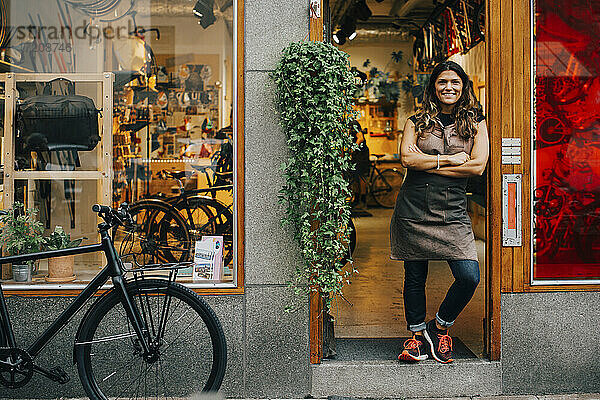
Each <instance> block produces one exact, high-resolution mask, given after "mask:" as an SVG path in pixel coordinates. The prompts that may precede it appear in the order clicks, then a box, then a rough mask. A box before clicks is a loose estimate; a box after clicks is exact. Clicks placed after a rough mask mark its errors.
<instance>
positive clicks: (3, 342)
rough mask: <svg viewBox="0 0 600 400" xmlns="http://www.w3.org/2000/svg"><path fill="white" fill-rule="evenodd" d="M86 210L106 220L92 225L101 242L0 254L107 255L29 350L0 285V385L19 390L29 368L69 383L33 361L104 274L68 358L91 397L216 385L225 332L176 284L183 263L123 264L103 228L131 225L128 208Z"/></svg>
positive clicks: (58, 371) (178, 392)
mask: <svg viewBox="0 0 600 400" xmlns="http://www.w3.org/2000/svg"><path fill="white" fill-rule="evenodd" d="M92 210H93V211H94V212H97V213H98V214H99V216H100V217H101V218H102V219H103V220H104V222H102V223H100V224H99V225H98V231H99V232H100V237H101V243H98V244H93V245H86V246H81V247H76V248H70V249H64V250H56V251H48V252H45V253H33V254H26V255H18V256H10V257H2V258H0V263H2V264H6V263H18V262H25V261H29V260H37V259H43V258H52V257H60V256H67V255H75V254H86V253H92V252H100V251H101V252H103V253H104V255H105V256H106V259H107V261H108V263H107V265H106V267H104V269H102V271H101V272H100V273H99V274H98V275H97V276H96V277H95V278H94V279H93V280H92V281H91V282H90V283H89V284H88V285H87V286H86V287H85V289H84V290H83V291H82V292H81V294H79V296H77V297H76V298H75V299H74V300H73V302H72V303H71V305H70V306H69V307H68V308H67V309H66V310H65V311H64V312H63V313H61V314H60V315H59V316H58V318H57V319H56V320H55V321H54V322H53V323H52V324H51V325H50V326H49V327H48V328H47V329H46V330H45V331H44V332H43V333H42V334H41V335H40V336H39V337H38V338H37V339H36V340H35V342H34V343H33V344H31V345H29V347H27V348H24V347H19V346H18V345H17V343H16V340H15V335H14V333H13V327H12V325H11V322H10V318H9V315H8V309H7V306H6V302H5V299H4V294H3V291H2V288H1V287H0V384H1V385H3V386H5V387H8V388H18V387H21V386H24V385H25V384H27V382H29V380H30V379H31V377H32V375H33V373H39V374H41V375H44V376H46V377H47V378H49V379H51V380H53V381H56V382H59V383H66V382H68V380H69V377H68V376H67V374H66V373H65V372H64V370H63V369H62V368H60V367H54V368H50V369H47V368H45V367H42V366H40V365H37V364H36V363H35V359H36V356H38V355H39V353H40V352H41V350H42V349H43V348H44V346H46V345H47V343H48V342H49V341H50V339H51V338H52V337H54V335H55V334H56V333H57V332H59V331H60V330H61V329H63V328H64V327H65V325H66V324H67V323H68V321H69V320H70V319H71V317H73V315H74V314H75V313H76V312H77V311H78V310H79V309H81V307H82V306H83V305H84V304H85V303H86V301H87V300H89V299H90V298H91V297H92V296H93V295H94V293H96V292H97V291H98V290H99V289H101V288H102V286H103V285H104V284H105V283H106V282H107V281H108V279H109V278H110V279H111V280H112V283H113V288H112V289H110V290H108V291H106V292H105V293H104V294H103V295H102V296H100V297H99V298H98V299H97V300H96V301H95V302H94V303H93V304H92V305H91V307H90V308H89V309H88V311H87V312H86V314H85V316H84V317H83V320H82V321H81V323H80V325H79V329H78V330H77V333H76V334H75V347H74V361H75V362H76V363H77V371H78V373H79V378H80V380H81V383H82V385H83V388H84V390H85V392H86V393H87V395H88V396H89V397H90V399H94V400H95V399H107V398H109V397H110V398H122V397H127V398H134V397H135V398H158V397H159V396H184V395H188V394H189V393H188V392H187V391H186V389H185V388H186V387H189V386H190V385H192V386H195V387H194V388H192V390H194V391H196V390H202V391H216V390H218V389H219V387H220V386H221V383H222V381H223V376H224V374H225V367H226V363H227V346H226V342H225V336H224V334H223V329H222V327H221V324H220V322H219V320H218V318H217V316H216V315H215V313H214V312H213V310H212V309H211V308H210V307H209V306H208V304H207V303H206V302H205V301H204V300H203V299H202V298H201V297H200V296H198V295H197V294H196V293H194V292H193V291H191V290H190V289H188V288H186V287H185V286H183V285H180V284H178V283H176V282H175V278H176V277H177V271H178V269H179V268H181V267H184V266H187V265H186V264H159V265H139V264H136V263H131V264H129V263H124V262H123V261H122V260H121V259H120V258H119V257H118V256H117V251H116V249H115V246H114V244H113V241H112V239H111V237H110V235H109V231H110V230H111V229H112V228H114V227H116V226H119V225H127V224H130V223H131V219H130V215H129V213H128V211H127V209H126V207H123V206H121V207H120V208H119V209H118V210H114V209H112V208H110V207H107V206H100V205H94V206H93V207H92ZM157 275H159V276H157ZM183 392H185V393H183Z"/></svg>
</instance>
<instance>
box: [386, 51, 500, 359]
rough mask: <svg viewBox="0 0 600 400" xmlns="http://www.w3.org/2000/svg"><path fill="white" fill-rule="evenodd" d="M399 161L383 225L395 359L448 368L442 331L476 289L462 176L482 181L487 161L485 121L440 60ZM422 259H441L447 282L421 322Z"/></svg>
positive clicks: (454, 71)
mask: <svg viewBox="0 0 600 400" xmlns="http://www.w3.org/2000/svg"><path fill="white" fill-rule="evenodd" d="M400 154H401V160H402V165H403V166H404V167H406V169H407V175H406V179H405V181H404V183H403V185H402V189H401V190H400V194H399V195H398V199H397V200H396V208H395V209H394V214H393V216H392V220H391V227H390V232H391V249H392V254H391V257H392V259H396V260H403V261H404V270H405V275H404V310H405V316H406V322H407V325H408V329H409V330H410V331H411V332H412V335H413V336H412V338H411V339H408V340H407V341H405V342H404V349H403V351H402V353H401V354H400V355H399V356H398V358H399V359H400V360H403V361H420V360H425V359H426V358H427V357H428V354H427V353H429V354H431V355H432V356H433V358H434V359H435V360H436V361H439V362H441V363H449V362H452V361H453V358H452V339H451V337H450V335H448V328H450V327H451V326H452V324H454V321H455V319H456V318H457V317H458V315H459V314H460V312H461V311H462V310H463V309H464V308H465V306H466V305H467V303H468V302H469V301H470V300H471V297H472V296H473V293H475V289H476V287H477V285H478V283H479V263H478V260H477V251H476V248H475V237H474V236H473V229H472V227H471V220H470V219H469V216H468V214H467V200H466V190H465V189H466V185H467V179H468V177H470V176H475V175H481V174H483V171H484V170H485V166H486V164H487V160H488V155H489V142H488V135H487V127H486V124H485V119H484V116H483V114H482V112H481V107H480V106H479V103H478V102H477V99H476V98H475V95H474V93H473V86H472V83H471V81H470V80H469V77H468V76H467V74H466V73H465V71H464V70H463V69H462V68H461V66H460V65H458V64H456V63H455V62H452V61H445V62H442V63H440V64H438V65H437V66H436V67H435V68H434V70H433V72H432V73H431V77H430V80H429V83H428V84H427V88H426V90H425V95H424V98H423V105H422V107H421V109H420V110H419V111H418V112H417V114H415V115H413V116H412V117H410V118H409V119H408V120H407V121H406V125H405V127H404V135H403V137H402V142H401V145H400ZM429 260H446V261H447V262H448V264H449V265H450V269H451V270H452V275H453V276H454V279H455V281H454V283H453V284H452V286H451V287H450V289H449V290H448V293H447V294H446V297H445V299H444V301H443V302H442V304H441V305H440V307H439V310H438V312H437V313H436V315H435V318H434V319H431V320H430V321H429V322H426V306H425V281H426V279H427V271H428V262H429Z"/></svg>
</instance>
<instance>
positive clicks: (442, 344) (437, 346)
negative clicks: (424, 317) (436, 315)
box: [423, 320, 454, 364]
mask: <svg viewBox="0 0 600 400" xmlns="http://www.w3.org/2000/svg"><path fill="white" fill-rule="evenodd" d="M423 334H424V335H425V339H427V341H428V342H429V346H430V347H431V355H432V356H433V358H434V359H435V360H436V361H437V362H441V363H444V364H447V363H451V362H452V361H454V359H453V358H452V338H451V337H450V336H449V335H448V331H447V330H440V329H438V328H437V327H436V326H435V320H431V321H429V322H428V323H427V327H426V328H425V330H424V331H423Z"/></svg>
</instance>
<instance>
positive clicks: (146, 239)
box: [113, 201, 192, 264]
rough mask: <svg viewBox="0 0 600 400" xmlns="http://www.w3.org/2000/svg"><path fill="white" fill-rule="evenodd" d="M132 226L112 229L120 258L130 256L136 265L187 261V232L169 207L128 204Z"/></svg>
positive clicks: (157, 204)
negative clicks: (129, 205) (133, 258)
mask: <svg viewBox="0 0 600 400" xmlns="http://www.w3.org/2000/svg"><path fill="white" fill-rule="evenodd" d="M129 213H130V214H131V217H132V219H133V225H131V226H119V227H117V228H116V229H115V232H114V235H113V240H114V242H115V245H116V247H117V248H118V249H119V255H120V256H133V257H135V259H136V261H137V262H138V263H139V264H151V263H175V262H183V261H188V260H189V259H190V258H191V254H192V245H191V240H190V233H189V230H188V227H187V224H186V222H185V220H184V219H183V218H182V216H181V215H180V214H179V212H178V211H177V210H176V209H175V208H174V207H171V206H170V205H168V204H166V205H165V204H161V203H156V202H150V201H141V202H138V203H134V204H133V205H131V207H130V209H129Z"/></svg>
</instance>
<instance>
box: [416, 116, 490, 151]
mask: <svg viewBox="0 0 600 400" xmlns="http://www.w3.org/2000/svg"><path fill="white" fill-rule="evenodd" d="M438 117H439V119H440V122H441V123H442V126H440V125H439V124H435V125H434V126H433V128H430V129H429V131H428V132H425V133H424V134H423V135H418V137H417V146H418V147H419V148H420V149H421V150H422V151H423V152H424V153H426V154H433V155H435V154H456V153H460V152H461V151H464V152H465V153H467V154H471V150H472V149H473V138H472V137H470V138H465V137H463V136H461V135H459V134H458V132H457V131H456V124H455V123H454V116H453V115H452V114H445V113H440V114H439V115H438ZM484 119H485V117H484V116H483V115H482V114H480V115H479V116H478V117H477V118H476V119H475V121H476V122H477V123H479V122H481V121H483V120H484ZM409 120H411V121H412V122H413V124H415V125H416V123H417V117H416V115H413V116H411V117H410V118H409Z"/></svg>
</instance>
